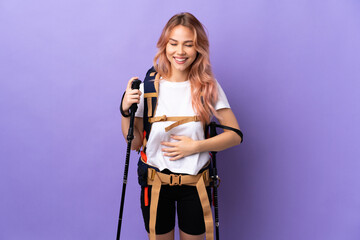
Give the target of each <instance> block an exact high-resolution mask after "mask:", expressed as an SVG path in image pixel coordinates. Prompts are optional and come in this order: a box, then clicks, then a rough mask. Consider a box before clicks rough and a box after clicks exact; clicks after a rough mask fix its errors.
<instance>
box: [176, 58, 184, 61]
mask: <svg viewBox="0 0 360 240" xmlns="http://www.w3.org/2000/svg"><path fill="white" fill-rule="evenodd" d="M175 60H176V61H178V62H185V60H186V58H175Z"/></svg>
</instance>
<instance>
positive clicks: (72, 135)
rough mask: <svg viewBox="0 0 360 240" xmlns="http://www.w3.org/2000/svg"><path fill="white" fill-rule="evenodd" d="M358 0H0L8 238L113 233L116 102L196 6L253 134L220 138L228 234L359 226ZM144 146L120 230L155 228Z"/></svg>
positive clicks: (332, 238) (343, 239)
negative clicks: (147, 200)
mask: <svg viewBox="0 0 360 240" xmlns="http://www.w3.org/2000/svg"><path fill="white" fill-rule="evenodd" d="M359 10H360V3H359V1H357V0H353V1H351V0H341V1H340V0H337V1H335V0H329V1H325V0H323V1H319V0H317V1H306V0H303V1H300V0H295V1H281V0H280V1H266V0H262V1H261V0H239V1H236V2H235V1H234V2H231V1H227V2H226V1H208V0H202V1H187V0H186V1H131V2H130V1H119V0H118V1H114V0H101V1H100V0H94V1H85V0H63V1H47V0H43V1H41V0H32V1H20V0H2V1H1V3H0V32H1V37H0V78H1V82H0V112H1V118H0V134H1V135H0V138H1V139H0V157H1V167H0V193H1V197H0V239H6V240H8V239H28V240H32V239H34V240H37V239H55V240H56V239H59V240H60V239H61V240H64V239H89V240H90V239H94V240H97V239H115V235H116V228H117V217H118V211H119V204H120V195H121V187H122V176H123V167H124V159H125V150H126V143H125V141H124V139H123V137H122V134H121V130H120V119H121V118H120V113H119V111H118V105H119V102H120V99H121V95H122V93H123V91H124V89H125V87H126V83H127V81H128V79H129V78H130V77H132V76H139V77H140V78H143V77H144V74H145V72H146V70H147V69H148V68H149V67H150V66H151V64H152V59H153V56H154V54H155V52H156V48H155V44H156V41H157V39H158V37H159V35H160V32H161V30H162V28H163V26H164V25H165V23H166V21H167V20H168V19H169V18H170V17H171V16H172V15H173V14H175V13H178V12H180V11H190V12H192V13H193V14H195V16H197V17H198V18H199V20H200V21H202V23H203V24H204V25H205V26H206V27H207V29H208V31H209V38H210V43H211V61H212V64H213V69H214V73H215V75H216V78H217V79H218V81H219V82H220V84H221V85H222V87H223V88H224V90H225V92H226V94H227V96H228V99H229V101H230V104H231V106H232V109H233V111H234V113H235V115H236V116H237V119H238V121H239V124H240V127H241V128H242V130H243V132H244V134H245V142H244V143H243V144H242V145H240V146H239V147H236V148H231V149H229V150H226V151H224V152H222V153H219V156H218V158H219V163H218V165H219V172H220V175H221V178H222V185H221V187H220V190H219V194H220V220H221V236H222V239H244V240H305V239H306V240H308V239H309V240H357V239H360V214H359V212H360V190H359V189H360V188H359V187H360V186H359V185H360V184H359V183H360V174H359V172H360V162H359V156H360V151H359V146H358V145H359V140H358V139H359V136H360V131H359V130H360V128H359V122H360V108H359V106H358V103H359V102H360V83H359V80H360V68H359V62H360V14H359ZM136 162H137V154H136V153H135V152H132V155H131V164H130V175H129V184H128V187H127V195H126V202H125V211H124V222H123V230H122V237H123V238H122V239H136V240H137V239H145V238H146V234H145V230H144V228H143V222H142V217H141V213H140V208H139V186H138V185H137V179H136Z"/></svg>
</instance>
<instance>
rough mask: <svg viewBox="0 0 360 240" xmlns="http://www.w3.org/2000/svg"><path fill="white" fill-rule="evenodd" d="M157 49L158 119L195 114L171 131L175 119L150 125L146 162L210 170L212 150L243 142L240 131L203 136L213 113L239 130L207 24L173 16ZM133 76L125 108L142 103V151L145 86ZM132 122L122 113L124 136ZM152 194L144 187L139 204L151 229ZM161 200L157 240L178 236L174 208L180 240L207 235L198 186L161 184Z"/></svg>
mask: <svg viewBox="0 0 360 240" xmlns="http://www.w3.org/2000/svg"><path fill="white" fill-rule="evenodd" d="M157 47H158V53H157V54H156V56H155V58H154V67H155V70H156V72H157V73H158V74H159V76H161V77H160V78H158V79H157V80H156V81H158V84H159V87H158V92H159V93H158V97H157V106H156V111H155V116H154V118H156V117H159V116H163V115H166V116H175V117H176V116H196V118H194V119H195V120H193V121H190V122H187V123H183V124H180V125H178V126H176V127H173V128H172V129H171V130H169V131H166V130H165V128H166V127H168V126H169V125H171V124H173V123H174V121H167V119H166V118H163V119H161V120H160V121H155V122H154V123H152V127H151V134H150V137H149V139H148V141H147V145H146V157H147V162H146V164H148V165H149V166H151V167H154V168H156V169H158V171H160V172H161V173H162V174H175V175H179V174H181V175H182V176H196V175H198V174H201V172H202V171H203V169H205V168H206V166H207V164H208V162H209V154H208V152H209V151H221V150H224V149H227V148H229V147H232V146H235V145H238V144H240V142H241V140H242V139H241V137H239V135H237V134H236V133H235V132H233V131H229V130H224V132H223V133H221V134H219V135H217V136H215V137H212V138H208V139H205V137H204V126H205V125H206V124H208V123H209V122H210V119H211V118H212V116H215V117H216V118H217V119H218V120H219V122H220V124H222V125H226V126H229V127H232V128H236V129H239V126H238V123H237V120H236V118H235V116H234V114H233V112H232V110H231V109H230V106H229V103H228V101H227V98H226V96H225V93H224V92H223V90H222V89H221V87H220V85H219V84H218V83H217V81H216V80H215V78H214V76H213V73H212V70H211V65H210V60H209V42H208V38H207V35H206V33H205V30H204V27H203V25H202V24H201V23H200V22H199V21H198V20H197V19H196V18H195V17H194V16H193V15H192V14H190V13H180V14H177V15H175V16H173V17H172V18H171V19H170V20H169V21H168V23H167V24H166V26H165V27H164V29H163V31H162V34H161V36H160V39H159V41H158V43H157ZM135 79H137V77H133V78H131V79H130V81H129V82H128V85H127V89H126V93H125V95H124V98H123V102H122V108H123V111H124V112H125V113H128V110H129V108H130V106H131V105H132V104H133V103H137V104H138V110H137V112H136V119H135V129H134V137H135V138H134V140H133V142H132V148H133V149H140V147H141V146H142V144H143V127H144V123H143V112H144V97H143V94H142V93H143V91H144V86H143V84H141V85H140V90H132V89H131V83H132V81H133V80H135ZM129 121H130V120H129V118H126V117H122V131H123V135H124V137H125V139H126V136H127V132H128V128H129ZM172 176H174V175H172ZM182 179H185V178H184V177H183V178H182ZM199 181H200V180H199ZM163 184H164V182H163ZM154 188H155V186H153V189H154ZM153 191H155V190H153ZM150 192H151V186H150V188H149V193H148V192H146V193H144V187H142V204H141V205H142V212H143V217H144V222H145V227H146V230H147V231H148V232H149V221H150V224H151V219H150V220H149V218H151V217H150V213H149V212H150V206H146V204H144V203H143V202H144V200H143V198H144V194H150V195H151V198H153V196H154V195H153V194H152V193H150ZM208 194H209V193H208ZM158 198H159V200H158V204H157V210H156V213H157V214H156V239H157V240H171V239H174V227H175V211H176V210H177V215H178V224H179V232H180V239H181V240H200V239H204V237H205V223H204V215H203V208H202V203H200V199H199V195H198V191H197V187H195V186H194V185H192V186H188V185H185V184H183V185H181V186H169V185H168V184H165V185H163V186H162V187H161V190H160V195H159V197H158ZM154 199H155V198H154ZM150 201H151V199H150ZM206 201H208V200H206ZM150 205H151V203H150ZM150 228H151V227H150ZM154 237H155V233H153V237H151V230H150V239H151V238H154ZM207 237H208V236H207Z"/></svg>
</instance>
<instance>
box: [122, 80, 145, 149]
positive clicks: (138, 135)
mask: <svg viewBox="0 0 360 240" xmlns="http://www.w3.org/2000/svg"><path fill="white" fill-rule="evenodd" d="M135 79H137V77H133V78H131V79H130V80H129V82H128V85H127V88H126V93H125V96H124V99H123V102H122V108H123V110H124V112H125V113H126V114H129V108H130V107H131V105H132V104H133V103H139V102H140V96H141V92H140V91H139V90H136V89H134V90H133V89H131V83H132V81H133V80H135ZM129 126H130V117H127V118H126V117H124V116H121V130H122V133H123V136H124V138H125V140H126V141H127V135H128V131H129ZM142 132H143V122H142V118H139V117H135V121H134V139H133V141H132V142H131V149H132V150H138V149H140V147H141V145H142V142H143V141H142Z"/></svg>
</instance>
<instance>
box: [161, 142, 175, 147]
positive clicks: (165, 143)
mask: <svg viewBox="0 0 360 240" xmlns="http://www.w3.org/2000/svg"><path fill="white" fill-rule="evenodd" d="M161 145H164V146H167V147H176V143H173V142H161Z"/></svg>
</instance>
